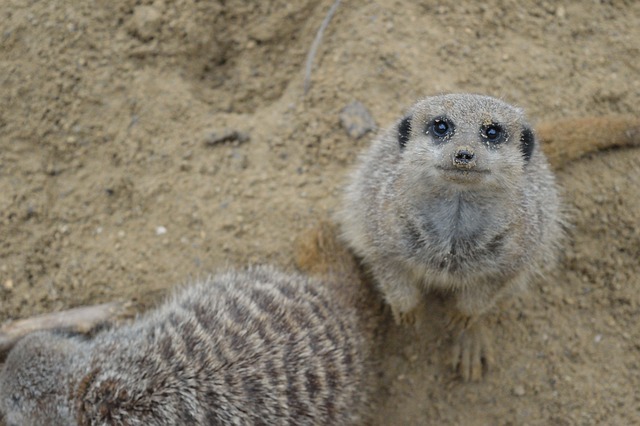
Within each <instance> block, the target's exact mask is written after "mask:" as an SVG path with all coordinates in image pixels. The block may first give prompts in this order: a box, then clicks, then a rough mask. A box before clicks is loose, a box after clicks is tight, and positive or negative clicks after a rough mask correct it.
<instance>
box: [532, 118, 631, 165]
mask: <svg viewBox="0 0 640 426" xmlns="http://www.w3.org/2000/svg"><path fill="white" fill-rule="evenodd" d="M537 134H538V137H539V138H540V141H541V143H542V149H543V151H544V152H545V154H546V155H547V158H548V160H549V163H551V166H552V167H553V169H555V170H560V169H562V168H563V167H564V166H565V165H566V164H568V163H569V162H571V161H573V160H577V159H578V158H580V157H582V156H584V155H586V154H589V153H591V152H595V151H600V150H604V149H607V148H623V147H631V146H640V117H637V116H632V115H626V116H615V115H606V116H601V117H582V118H566V119H559V120H553V121H547V122H542V123H540V124H539V125H538V126H537Z"/></svg>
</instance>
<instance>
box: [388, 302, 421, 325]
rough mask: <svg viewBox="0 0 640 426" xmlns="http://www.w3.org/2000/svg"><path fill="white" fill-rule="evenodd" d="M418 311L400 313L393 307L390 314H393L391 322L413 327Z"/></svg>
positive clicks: (415, 309) (414, 309)
mask: <svg viewBox="0 0 640 426" xmlns="http://www.w3.org/2000/svg"><path fill="white" fill-rule="evenodd" d="M417 311H418V309H417V308H413V309H412V310H410V311H408V312H403V311H400V310H399V309H396V308H395V307H394V306H391V313H392V314H393V320H394V321H395V323H396V324H397V325H410V326H413V325H415V324H416V318H417V316H418V312H417Z"/></svg>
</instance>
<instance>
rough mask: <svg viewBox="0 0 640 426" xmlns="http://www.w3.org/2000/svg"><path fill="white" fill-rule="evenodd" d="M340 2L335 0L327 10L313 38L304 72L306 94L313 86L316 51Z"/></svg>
mask: <svg viewBox="0 0 640 426" xmlns="http://www.w3.org/2000/svg"><path fill="white" fill-rule="evenodd" d="M340 2H341V0H336V1H334V2H333V5H331V8H330V9H329V12H327V16H325V17H324V21H322V25H320V28H318V32H317V33H316V38H315V39H314V40H313V43H312V44H311V49H309V54H308V55H307V62H306V65H305V72H304V93H305V95H306V94H307V92H308V91H309V88H310V87H311V69H312V68H313V59H314V58H315V56H316V53H317V52H318V47H320V43H321V42H322V36H323V35H324V30H326V29H327V26H329V21H331V18H332V17H333V14H334V13H336V10H337V9H338V6H339V5H340Z"/></svg>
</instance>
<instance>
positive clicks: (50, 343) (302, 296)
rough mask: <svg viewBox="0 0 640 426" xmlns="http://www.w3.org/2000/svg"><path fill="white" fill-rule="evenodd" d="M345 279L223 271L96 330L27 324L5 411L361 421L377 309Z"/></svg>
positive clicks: (112, 418)
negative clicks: (29, 329)
mask: <svg viewBox="0 0 640 426" xmlns="http://www.w3.org/2000/svg"><path fill="white" fill-rule="evenodd" d="M341 280H342V278H341V277H338V276H336V277H335V279H333V280H330V279H326V280H318V279H312V278H309V277H307V276H304V275H300V274H284V273H281V272H278V271H276V270H275V269H273V268H268V267H259V268H252V269H249V270H248V271H246V272H234V271H230V272H226V273H223V274H220V275H217V276H215V277H214V278H212V279H208V280H206V281H203V282H197V283H194V284H191V285H189V286H188V287H186V288H184V289H183V290H181V291H179V292H178V293H177V294H176V295H175V296H174V297H172V298H170V299H169V300H168V301H167V302H166V303H164V304H163V305H162V306H160V307H159V308H158V309H156V310H154V311H151V312H149V313H147V314H145V315H143V316H142V317H140V318H138V319H137V320H136V321H134V322H133V323H131V324H129V325H125V326H123V327H120V328H115V329H110V330H105V331H103V332H101V333H99V334H98V335H97V336H95V337H94V338H92V339H87V338H85V337H80V336H69V335H65V334H63V333H60V332H58V333H56V332H38V333H34V334H32V335H29V336H27V337H25V338H23V339H22V340H21V341H20V342H18V344H17V345H16V346H15V347H14V348H13V350H12V351H11V352H10V353H9V356H8V358H7V360H6V363H5V365H4V368H3V369H2V370H1V371H0V412H2V413H4V416H5V420H6V421H7V423H8V425H10V426H14V425H38V424H40V425H43V424H47V425H73V424H77V425H175V424H185V425H186V424H198V425H239V424H299V425H326V424H332V425H333V424H335V425H346V424H354V423H359V422H361V421H362V420H363V418H364V417H365V411H366V409H365V408H366V406H367V399H368V390H369V389H370V387H371V386H370V385H369V382H368V380H369V376H370V374H371V371H372V369H371V368H369V366H368V362H369V355H370V353H371V351H372V346H373V341H374V340H375V336H374V335H373V334H374V332H375V328H376V326H377V324H378V323H379V322H377V321H378V320H377V319H376V318H379V317H377V316H376V315H377V314H376V313H375V312H374V311H373V310H372V308H371V309H369V308H363V306H364V305H362V301H363V299H362V298H361V296H362V294H363V293H362V291H364V290H362V289H361V288H360V287H359V286H358V285H355V286H354V285H351V282H349V281H341Z"/></svg>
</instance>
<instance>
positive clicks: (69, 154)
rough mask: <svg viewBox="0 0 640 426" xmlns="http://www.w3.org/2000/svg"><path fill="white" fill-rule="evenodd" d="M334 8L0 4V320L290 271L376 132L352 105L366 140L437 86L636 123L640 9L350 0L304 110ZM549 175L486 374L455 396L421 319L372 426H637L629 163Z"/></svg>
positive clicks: (534, 112)
mask: <svg viewBox="0 0 640 426" xmlns="http://www.w3.org/2000/svg"><path fill="white" fill-rule="evenodd" d="M331 4H332V1H321V2H314V1H310V0H293V1H279V0H266V1H260V2H257V1H256V2H252V1H240V0H226V1H225V0H217V1H216V0H210V1H197V0H174V1H171V0H156V1H147V0H138V1H133V0H120V1H115V2H112V1H108V0H94V1H76V0H74V1H68V0H50V1H46V2H43V1H35V0H4V1H2V2H0V28H1V29H2V32H1V33H0V103H1V104H0V105H1V106H0V322H3V321H6V320H10V319H15V318H24V317H28V316H31V315H35V314H39V313H44V312H50V311H54V310H59V309H65V308H70V307H75V306H80V305H84V304H93V303H102V302H108V301H112V300H133V301H134V302H135V303H137V305H138V306H139V309H145V308H148V307H150V306H152V305H154V304H155V303H157V301H158V300H159V298H160V297H162V296H163V295H164V294H166V293H167V292H168V291H169V289H170V288H172V287H173V286H174V285H176V284H179V283H183V282H185V281H187V280H189V278H190V277H197V276H203V275H206V274H208V273H210V272H213V271H216V270H219V269H220V268H221V267H223V266H227V265H238V266H243V265H246V264H248V263H272V264H276V265H280V266H282V267H284V268H292V267H293V253H292V249H293V244H292V242H293V241H294V239H295V237H296V235H298V234H299V233H300V232H302V231H303V230H304V229H306V228H308V227H310V226H313V224H314V223H316V222H317V221H318V220H319V219H321V218H327V217H330V216H331V214H332V212H333V211H334V210H335V207H336V205H337V203H338V202H339V196H340V191H341V188H342V186H343V183H344V178H345V176H346V172H347V170H349V168H350V166H351V165H352V164H353V163H354V160H355V157H356V155H357V154H358V153H359V152H360V151H362V150H363V149H364V148H365V147H367V146H368V144H369V142H370V139H371V138H372V137H373V132H369V133H367V134H366V135H365V136H362V137H360V138H357V139H356V138H355V137H353V136H350V133H348V132H347V130H349V126H348V123H345V122H344V121H343V120H341V111H343V109H344V108H345V107H346V106H348V105H352V104H354V102H360V103H361V106H364V107H365V108H366V109H368V110H369V112H370V114H371V116H372V117H373V120H374V122H375V124H376V125H377V126H379V127H386V126H389V125H391V124H392V123H393V121H394V120H395V119H396V118H398V117H399V116H400V115H401V114H402V113H403V112H404V110H405V108H407V107H408V106H409V105H411V104H412V103H413V102H414V101H415V100H417V99H419V98H421V97H423V96H425V95H430V94H437V93H442V92H474V93H484V94H489V95H494V96H498V97H500V98H502V99H504V100H506V101H507V102H511V103H515V104H517V105H519V106H521V107H523V108H525V109H526V111H527V113H528V116H529V117H530V118H531V120H532V121H533V122H534V123H536V122H538V123H541V122H545V121H550V120H555V119H558V118H562V117H581V116H586V115H604V114H631V115H636V116H638V115H640V62H639V61H638V58H639V57H640V2H636V1H622V0H609V1H605V0H602V1H595V0H590V1H563V2H551V1H526V2H517V1H509V0H488V1H485V2H473V1H446V2H435V1H424V2H411V1H404V0H380V1H375V2H363V1H358V0H353V1H343V2H342V3H341V4H340V6H339V7H338V9H337V11H336V14H335V15H334V16H333V19H332V20H331V22H330V23H329V25H328V27H327V30H326V32H325V34H324V38H323V40H322V43H321V44H320V46H319V49H318V52H317V56H316V57H315V60H314V62H313V68H312V69H313V73H312V76H311V85H310V89H309V91H308V92H307V93H306V94H305V93H304V91H303V79H304V68H305V60H306V56H307V52H308V51H309V48H310V46H311V44H312V42H313V40H314V37H315V35H316V31H317V29H318V28H319V26H320V24H321V23H322V21H323V19H324V17H325V15H326V14H327V11H328V10H329V8H330V6H331ZM358 111H362V108H360V109H358ZM360 118H362V117H360ZM360 121H362V122H365V123H366V122H369V121H367V120H364V119H362V120H360ZM351 134H352V135H355V136H357V134H356V133H353V132H351ZM558 179H559V182H560V183H561V185H562V186H563V188H564V190H563V192H564V195H565V202H566V206H567V210H568V211H569V218H570V223H571V225H570V229H569V236H568V238H567V239H566V242H565V244H564V249H563V259H562V261H561V264H560V267H559V268H558V270H557V271H556V272H555V273H554V274H553V275H552V276H550V277H548V278H547V279H546V280H544V281H542V282H539V283H535V284H534V285H532V286H531V289H530V291H529V292H528V293H526V294H522V295H518V296H516V297H514V298H512V299H510V300H507V301H505V302H504V303H503V304H502V305H501V306H499V308H498V309H496V310H495V314H494V315H493V316H492V319H491V321H492V323H493V324H494V325H495V329H494V334H495V337H496V354H495V356H496V359H497V365H496V366H495V368H494V369H493V370H492V371H491V372H490V373H489V374H488V376H487V377H486V379H485V380H484V381H482V382H480V383H471V384H466V383H462V382H460V381H459V380H458V379H457V377H456V375H455V374H454V373H453V372H451V371H450V369H449V367H448V366H447V365H446V360H447V359H448V358H447V357H448V351H449V344H450V341H449V338H448V336H447V335H446V334H445V333H444V331H443V327H442V324H441V321H442V318H440V315H439V314H441V313H442V312H441V310H440V308H439V307H438V306H437V304H435V303H434V304H433V308H432V309H429V311H428V312H427V313H426V314H425V318H423V327H421V329H420V331H419V332H418V331H412V330H408V329H405V328H398V329H396V330H395V331H394V332H392V333H390V340H389V342H388V343H387V345H386V348H385V350H384V352H385V353H384V358H383V359H382V360H381V363H380V367H379V368H380V378H381V380H382V382H383V386H382V387H381V389H380V390H379V391H377V396H378V398H379V400H380V403H379V404H377V405H376V406H375V408H372V409H373V410H375V413H374V417H375V418H376V419H377V420H376V422H375V424H377V425H414V424H415V425H417V424H439V425H457V424H460V425H488V424H495V425H524V424H527V425H591V424H610V425H629V424H640V391H639V389H640V325H639V324H640V291H639V290H640V260H639V259H640V197H639V196H638V188H639V187H640V149H638V148H626V149H625V148H622V149H616V150H608V151H606V152H599V153H596V154H593V155H590V156H589V157H587V158H583V159H579V160H577V161H573V162H571V163H570V164H567V165H565V166H564V167H563V168H562V170H561V171H559V172H558Z"/></svg>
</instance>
